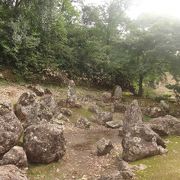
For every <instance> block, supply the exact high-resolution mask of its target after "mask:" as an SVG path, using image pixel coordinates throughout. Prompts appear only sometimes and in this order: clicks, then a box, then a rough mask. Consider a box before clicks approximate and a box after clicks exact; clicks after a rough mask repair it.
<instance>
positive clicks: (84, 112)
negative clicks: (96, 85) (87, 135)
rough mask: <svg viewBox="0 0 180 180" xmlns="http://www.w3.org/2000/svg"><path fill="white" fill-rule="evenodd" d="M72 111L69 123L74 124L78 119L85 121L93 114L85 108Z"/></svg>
mask: <svg viewBox="0 0 180 180" xmlns="http://www.w3.org/2000/svg"><path fill="white" fill-rule="evenodd" d="M72 111H73V115H72V117H71V118H70V121H71V122H76V121H77V120H78V119H79V118H80V117H85V118H87V119H90V117H91V116H92V115H93V113H91V112H90V111H89V110H88V109H87V107H83V108H80V109H72Z"/></svg>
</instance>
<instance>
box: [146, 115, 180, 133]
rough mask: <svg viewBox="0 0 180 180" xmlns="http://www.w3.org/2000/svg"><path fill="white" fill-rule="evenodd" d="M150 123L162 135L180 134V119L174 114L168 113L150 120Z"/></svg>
mask: <svg viewBox="0 0 180 180" xmlns="http://www.w3.org/2000/svg"><path fill="white" fill-rule="evenodd" d="M149 125H150V127H151V129H152V130H153V131H155V132H156V133H157V134H159V135H160V136H167V135H178V136H180V120H178V119H177V118H175V117H173V116H170V115H166V116H164V117H159V118H154V119H152V120H151V121H150V122H149Z"/></svg>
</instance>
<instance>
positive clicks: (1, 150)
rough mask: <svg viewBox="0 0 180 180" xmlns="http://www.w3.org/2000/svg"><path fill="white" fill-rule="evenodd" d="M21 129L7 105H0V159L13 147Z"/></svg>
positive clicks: (10, 107) (9, 106)
mask: <svg viewBox="0 0 180 180" xmlns="http://www.w3.org/2000/svg"><path fill="white" fill-rule="evenodd" d="M22 131H23V128H22V126H21V123H20V121H19V120H18V118H17V117H16V115H15V114H14V112H13V110H12V106H11V104H9V103H0V157H1V156H2V155H3V154H5V153H6V152H7V151H9V150H10V149H11V148H12V147H13V146H15V145H16V144H17V143H18V141H19V139H20V136H21V134H22Z"/></svg>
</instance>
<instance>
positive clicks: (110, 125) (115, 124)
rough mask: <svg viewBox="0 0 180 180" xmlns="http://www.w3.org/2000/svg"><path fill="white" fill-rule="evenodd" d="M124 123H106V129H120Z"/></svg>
mask: <svg viewBox="0 0 180 180" xmlns="http://www.w3.org/2000/svg"><path fill="white" fill-rule="evenodd" d="M122 125H123V122H122V121H121V120H119V121H118V120H116V121H115V120H114V121H108V122H106V127H108V128H112V129H118V128H120V127H122Z"/></svg>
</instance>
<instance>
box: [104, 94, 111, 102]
mask: <svg viewBox="0 0 180 180" xmlns="http://www.w3.org/2000/svg"><path fill="white" fill-rule="evenodd" d="M111 100H112V96H111V93H109V92H104V93H103V94H102V101H103V102H104V103H109V102H111Z"/></svg>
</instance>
